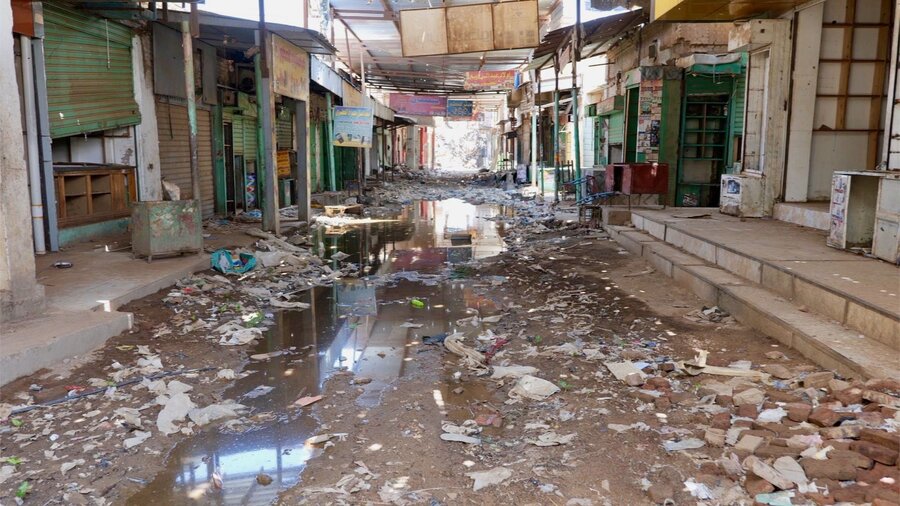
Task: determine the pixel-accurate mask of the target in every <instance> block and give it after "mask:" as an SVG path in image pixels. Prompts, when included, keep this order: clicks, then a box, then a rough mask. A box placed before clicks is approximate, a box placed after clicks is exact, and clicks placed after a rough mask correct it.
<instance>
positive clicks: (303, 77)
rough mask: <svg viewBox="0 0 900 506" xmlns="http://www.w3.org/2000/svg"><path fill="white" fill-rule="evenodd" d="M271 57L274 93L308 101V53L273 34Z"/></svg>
mask: <svg viewBox="0 0 900 506" xmlns="http://www.w3.org/2000/svg"><path fill="white" fill-rule="evenodd" d="M272 55H273V58H272V77H273V78H274V85H275V93H277V94H279V95H284V96H286V97H291V98H295V99H297V100H309V53H307V52H306V51H304V50H302V49H300V48H299V47H297V46H295V45H293V44H291V43H290V42H288V41H286V40H285V39H282V38H281V37H279V36H277V35H274V34H273V35H272Z"/></svg>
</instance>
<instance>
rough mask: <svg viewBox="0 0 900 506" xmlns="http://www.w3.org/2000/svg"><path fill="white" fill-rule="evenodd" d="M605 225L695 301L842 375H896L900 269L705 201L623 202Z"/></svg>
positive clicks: (899, 367)
mask: <svg viewBox="0 0 900 506" xmlns="http://www.w3.org/2000/svg"><path fill="white" fill-rule="evenodd" d="M632 222H633V223H634V225H635V227H636V229H635V228H629V227H616V226H610V227H607V229H608V230H609V232H610V234H611V236H612V237H613V238H614V239H616V240H617V241H618V242H619V243H620V244H621V245H622V246H623V247H624V248H625V249H627V250H629V251H631V252H633V253H635V254H637V255H641V256H643V257H644V258H646V259H647V261H648V262H649V263H651V264H652V265H654V266H655V267H656V269H657V270H659V271H660V272H662V273H664V274H666V275H668V276H670V277H672V278H673V279H675V280H676V281H677V282H679V283H680V284H682V285H685V286H687V287H689V288H691V289H692V290H693V291H694V292H695V293H697V295H698V296H700V297H701V298H703V299H704V300H706V301H708V302H710V303H712V304H718V305H719V306H720V307H722V308H723V309H725V310H727V311H729V312H731V313H732V314H733V315H735V317H736V318H737V319H738V320H739V321H742V322H744V323H746V324H748V325H750V326H752V327H754V328H757V329H758V330H760V331H762V332H764V333H766V334H767V335H770V336H771V337H773V338H775V339H777V340H779V341H781V342H782V343H784V344H786V345H789V346H792V347H794V348H796V349H798V350H799V351H801V352H802V353H804V354H805V355H806V356H808V357H809V358H811V359H812V360H814V361H816V362H818V363H819V364H821V365H822V366H824V367H828V368H831V369H834V370H837V371H839V372H841V373H842V374H844V375H846V376H849V377H885V376H892V377H900V317H898V312H900V293H898V292H900V283H898V279H900V271H898V270H897V269H896V268H895V267H893V266H891V265H888V264H886V263H883V262H879V261H876V260H872V259H867V258H864V257H859V256H856V255H852V254H849V253H846V252H842V251H838V250H834V249H831V248H828V247H827V246H825V241H824V235H823V234H822V233H821V232H818V231H815V230H809V229H803V228H800V227H796V226H794V225H790V224H787V223H782V222H777V221H772V220H741V219H739V218H733V217H730V216H724V215H721V214H719V213H718V212H717V210H715V209H700V210H698V209H683V208H675V209H671V208H670V209H665V210H643V209H639V210H633V213H632Z"/></svg>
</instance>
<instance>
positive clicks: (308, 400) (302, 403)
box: [293, 395, 322, 408]
mask: <svg viewBox="0 0 900 506" xmlns="http://www.w3.org/2000/svg"><path fill="white" fill-rule="evenodd" d="M321 400H322V396H321V395H314V396H306V397H301V398H299V399H297V400H296V401H294V404H293V405H294V406H297V407H299V408H305V407H306V406H309V405H310V404H315V403H317V402H319V401H321Z"/></svg>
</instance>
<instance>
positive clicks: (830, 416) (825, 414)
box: [809, 407, 841, 427]
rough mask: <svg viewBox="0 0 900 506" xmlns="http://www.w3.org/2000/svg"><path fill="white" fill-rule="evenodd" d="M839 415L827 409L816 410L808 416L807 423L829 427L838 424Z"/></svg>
mask: <svg viewBox="0 0 900 506" xmlns="http://www.w3.org/2000/svg"><path fill="white" fill-rule="evenodd" d="M840 419H841V415H839V414H838V413H835V412H834V411H832V410H830V409H828V408H822V407H819V408H816V409H814V410H812V412H811V413H810V414H809V421H810V422H811V423H814V424H816V425H818V426H819V427H831V426H833V425H834V424H836V423H838V421H839V420H840Z"/></svg>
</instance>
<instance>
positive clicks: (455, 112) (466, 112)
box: [447, 100, 474, 118]
mask: <svg viewBox="0 0 900 506" xmlns="http://www.w3.org/2000/svg"><path fill="white" fill-rule="evenodd" d="M473 109H474V104H473V102H472V101H471V100H447V116H448V117H451V118H471V117H472V114H473V112H474V110H473Z"/></svg>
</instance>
